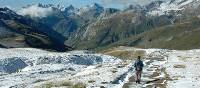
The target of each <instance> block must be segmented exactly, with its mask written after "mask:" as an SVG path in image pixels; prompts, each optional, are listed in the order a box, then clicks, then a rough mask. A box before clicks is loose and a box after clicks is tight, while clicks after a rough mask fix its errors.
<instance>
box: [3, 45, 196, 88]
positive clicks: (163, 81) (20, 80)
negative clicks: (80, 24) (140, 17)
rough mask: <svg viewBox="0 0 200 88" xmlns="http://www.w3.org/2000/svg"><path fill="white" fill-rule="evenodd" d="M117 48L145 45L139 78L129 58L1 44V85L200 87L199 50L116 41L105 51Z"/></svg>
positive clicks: (38, 87) (37, 87) (30, 87)
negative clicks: (139, 79) (138, 81)
mask: <svg viewBox="0 0 200 88" xmlns="http://www.w3.org/2000/svg"><path fill="white" fill-rule="evenodd" d="M116 51H120V52H129V53H133V52H135V51H144V55H143V61H144V62H145V68H144V71H143V74H142V83H141V84H135V81H134V76H135V75H134V68H133V63H134V60H131V59H120V58H116V57H113V56H109V55H104V54H106V53H104V54H96V53H94V52H91V51H71V52H66V53H57V52H48V51H43V50H38V49H31V48H19V49H0V56H1V57H0V81H1V82H0V87H1V88H8V87H20V88H21V87H25V88H27V87H28V88H43V87H46V88H49V87H64V88H65V87H66V88H67V87H69V86H73V85H76V84H81V86H86V87H87V88H100V87H101V88H138V87H139V88H154V87H156V88H199V87H200V82H199V80H200V73H199V72H198V71H199V70H200V50H188V51H177V50H164V49H137V48H131V47H119V48H116V49H113V50H111V51H109V52H112V53H113V52H116ZM109 52H107V54H108V53H109Z"/></svg>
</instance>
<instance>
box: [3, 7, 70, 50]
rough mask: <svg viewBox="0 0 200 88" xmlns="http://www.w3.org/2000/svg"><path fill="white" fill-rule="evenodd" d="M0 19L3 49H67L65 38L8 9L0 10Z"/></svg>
mask: <svg viewBox="0 0 200 88" xmlns="http://www.w3.org/2000/svg"><path fill="white" fill-rule="evenodd" d="M0 18H1V19H0V27H1V29H0V30H1V34H0V37H1V42H0V43H1V45H2V46H3V47H6V48H12V47H35V48H45V49H57V50H61V51H62V50H65V49H67V48H65V45H64V40H65V38H64V37H63V36H62V35H60V34H58V33H57V32H56V31H54V30H52V29H51V28H49V27H48V26H46V25H44V24H41V23H38V22H35V21H33V20H32V19H30V18H26V17H23V16H21V15H18V14H16V13H15V12H14V11H12V10H10V9H9V8H0ZM58 46H59V47H58Z"/></svg>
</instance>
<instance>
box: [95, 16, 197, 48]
mask: <svg viewBox="0 0 200 88" xmlns="http://www.w3.org/2000/svg"><path fill="white" fill-rule="evenodd" d="M199 37H200V19H198V18H192V19H191V20H190V21H187V22H185V23H181V24H180V23H176V24H173V25H167V26H162V27H159V28H155V29H154V30H150V31H146V32H144V33H141V34H139V35H137V36H131V37H129V38H126V39H124V40H121V41H118V42H116V43H113V44H110V45H108V46H105V47H99V48H96V49H95V50H98V51H102V50H104V49H107V48H110V47H116V46H134V47H139V48H145V44H146V48H167V49H178V50H185V49H197V48H200V39H199Z"/></svg>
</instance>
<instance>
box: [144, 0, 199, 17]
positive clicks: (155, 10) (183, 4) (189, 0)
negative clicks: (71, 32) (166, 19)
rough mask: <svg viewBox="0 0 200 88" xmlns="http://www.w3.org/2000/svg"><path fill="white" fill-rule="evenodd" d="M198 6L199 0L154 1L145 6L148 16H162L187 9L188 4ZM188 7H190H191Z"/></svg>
mask: <svg viewBox="0 0 200 88" xmlns="http://www.w3.org/2000/svg"><path fill="white" fill-rule="evenodd" d="M194 3H195V4H198V5H199V4H200V3H199V0H169V1H155V2H152V3H151V4H149V5H148V6H147V9H148V11H149V12H148V13H149V14H150V15H164V14H166V13H168V12H170V11H180V10H183V9H185V8H187V6H188V5H190V4H193V5H194ZM193 5H190V7H193Z"/></svg>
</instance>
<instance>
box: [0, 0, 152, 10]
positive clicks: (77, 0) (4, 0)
mask: <svg viewBox="0 0 200 88" xmlns="http://www.w3.org/2000/svg"><path fill="white" fill-rule="evenodd" d="M151 1H153V0H0V7H5V6H7V7H9V8H11V9H13V10H19V9H20V8H22V7H24V6H27V5H31V4H38V3H42V4H55V5H57V4H60V5H63V6H65V7H66V6H69V5H71V4H72V5H73V6H75V7H78V8H80V7H83V6H86V5H90V4H93V3H98V4H100V5H102V6H104V7H106V8H109V7H113V8H120V9H122V8H125V7H127V6H128V5H130V4H140V5H144V4H147V3H149V2H151Z"/></svg>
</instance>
